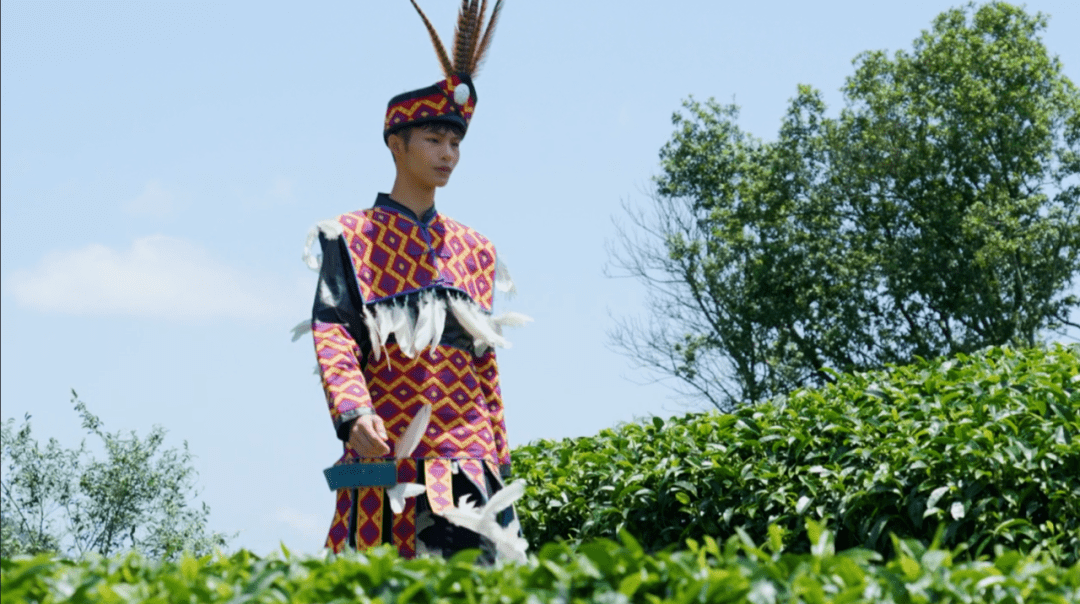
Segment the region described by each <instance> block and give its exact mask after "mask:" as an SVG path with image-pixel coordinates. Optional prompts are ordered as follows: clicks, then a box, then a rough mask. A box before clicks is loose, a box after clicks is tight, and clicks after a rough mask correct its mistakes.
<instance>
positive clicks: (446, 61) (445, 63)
mask: <svg viewBox="0 0 1080 604" xmlns="http://www.w3.org/2000/svg"><path fill="white" fill-rule="evenodd" d="M409 1H410V2H412V5H413V8H415V9H416V12H418V13H420V18H421V19H423V20H424V27H427V30H428V33H429V34H431V43H432V45H434V46H435V54H436V55H438V56H439V63H442V68H443V73H444V74H446V77H450V76H452V75H454V65H453V63H451V62H450V57H449V56H447V54H446V47H444V46H443V43H442V40H440V39H439V33H438V32H437V31H435V27H434V26H433V25H432V24H431V21H428V18H427V15H425V14H424V11H422V10H420V5H419V4H417V3H416V0H409Z"/></svg>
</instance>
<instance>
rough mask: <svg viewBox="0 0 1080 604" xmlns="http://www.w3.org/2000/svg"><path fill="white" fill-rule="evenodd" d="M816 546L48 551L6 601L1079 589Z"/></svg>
mask: <svg viewBox="0 0 1080 604" xmlns="http://www.w3.org/2000/svg"><path fill="white" fill-rule="evenodd" d="M811 529H812V530H813V531H814V532H815V537H816V540H815V547H814V550H813V552H811V553H806V554H792V553H785V552H782V551H780V549H779V547H778V542H777V541H775V540H773V541H771V542H770V543H771V544H766V545H765V546H764V547H763V548H762V547H758V546H757V545H756V544H754V543H753V542H752V541H751V540H750V539H749V538H746V537H745V536H743V537H732V538H731V539H729V540H728V541H727V542H726V543H723V544H718V543H717V542H716V541H714V540H713V539H711V538H706V539H705V540H704V542H703V543H702V544H700V545H699V544H697V543H691V544H690V549H689V550H684V551H679V552H660V553H658V554H656V555H650V554H647V553H646V552H645V551H644V550H643V549H642V548H641V547H640V546H639V545H637V544H636V543H635V542H634V540H633V539H632V538H630V537H629V536H627V535H624V536H623V542H622V544H617V543H615V542H612V541H607V540H599V541H595V542H592V543H589V544H586V545H583V546H582V547H581V548H579V549H578V551H576V552H575V551H572V550H571V549H570V548H569V547H567V546H566V545H563V544H549V545H548V546H545V547H544V549H543V550H542V551H541V552H540V553H539V555H538V556H534V557H532V558H530V560H529V562H528V564H525V565H520V566H519V565H515V564H510V565H505V566H496V567H493V568H477V567H475V566H474V565H473V564H472V559H473V555H472V554H470V553H463V554H460V555H458V556H457V557H455V558H454V559H452V560H450V561H446V560H443V559H441V558H420V559H416V560H399V559H398V558H397V557H396V554H395V553H394V552H393V551H391V550H390V549H388V548H381V549H379V550H375V551H373V552H371V553H369V554H367V555H353V554H349V555H343V556H339V557H300V556H292V555H290V554H289V552H288V551H285V552H284V556H283V557H276V556H275V557H267V558H259V557H258V556H255V555H253V554H251V553H249V552H247V551H240V552H237V553H235V554H233V555H231V556H225V555H223V554H217V555H214V556H205V557H202V558H194V557H190V556H185V557H183V558H182V559H181V560H179V561H178V562H164V563H162V562H150V561H147V560H145V559H143V558H141V557H139V556H137V555H129V556H127V557H122V558H121V557H117V558H112V559H104V558H94V559H87V560H83V561H80V562H75V561H70V560H62V559H56V558H50V557H48V556H39V557H37V558H30V557H25V558H19V559H14V560H12V559H4V560H3V562H2V564H3V566H2V571H3V575H2V577H3V578H2V583H0V585H2V588H3V590H2V591H3V596H2V600H0V601H2V602H3V603H4V604H6V603H7V602H26V601H32V602H42V603H50V602H73V603H81V602H327V603H331V602H419V603H422V602H468V603H470V604H483V603H487V602H491V603H496V602H497V603H499V604H511V603H514V602H528V603H530V604H532V603H541V602H569V601H574V602H627V603H629V602H649V603H667V602H671V603H675V602H679V603H684V604H689V603H692V602H731V603H737V602H753V603H755V604H756V603H764V602H788V601H803V602H822V603H827V602H853V601H873V602H905V603H906V602H929V601H933V602H1010V603H1019V602H1054V603H1063V602H1070V601H1077V598H1080V565H1078V566H1074V567H1072V568H1063V567H1058V566H1055V565H1053V564H1048V563H1046V562H1045V561H1042V560H1039V559H1037V558H1034V557H1031V556H1023V555H1021V554H1018V553H1015V552H1006V551H1003V552H1001V553H999V554H998V555H997V557H996V558H995V559H994V560H993V562H991V561H979V562H958V561H956V559H955V556H954V555H953V554H952V553H951V552H949V551H948V550H942V549H937V548H930V549H927V548H924V547H922V546H921V545H920V544H918V543H902V542H899V541H897V542H896V544H895V545H896V548H897V555H896V556H895V557H894V559H893V560H892V561H891V562H889V563H888V564H881V563H880V562H879V561H878V556H877V554H875V553H874V552H868V551H865V550H849V551H846V552H840V553H836V552H835V551H834V548H833V544H832V542H831V538H830V536H829V534H828V531H824V530H822V529H821V527H819V526H816V525H811Z"/></svg>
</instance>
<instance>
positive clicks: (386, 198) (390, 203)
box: [375, 193, 438, 224]
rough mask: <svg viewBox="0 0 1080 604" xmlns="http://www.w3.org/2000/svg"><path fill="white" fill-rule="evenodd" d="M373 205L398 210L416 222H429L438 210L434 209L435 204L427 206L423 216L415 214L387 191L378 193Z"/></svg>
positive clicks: (433, 218)
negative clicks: (392, 197)
mask: <svg viewBox="0 0 1080 604" xmlns="http://www.w3.org/2000/svg"><path fill="white" fill-rule="evenodd" d="M375 207H377V208H378V207H383V208H390V209H391V210H394V211H397V212H400V213H402V214H404V215H406V216H408V217H409V218H412V219H413V220H415V221H416V222H423V223H424V224H431V221H432V220H435V215H436V214H438V212H436V211H435V206H431V207H430V208H428V211H426V212H424V215H423V216H417V215H416V212H413V211H412V210H411V209H409V207H408V206H405V205H402V204H400V203H398V202H396V201H394V200H393V199H390V195H389V194H387V193H379V194H378V195H377V196H376V197H375Z"/></svg>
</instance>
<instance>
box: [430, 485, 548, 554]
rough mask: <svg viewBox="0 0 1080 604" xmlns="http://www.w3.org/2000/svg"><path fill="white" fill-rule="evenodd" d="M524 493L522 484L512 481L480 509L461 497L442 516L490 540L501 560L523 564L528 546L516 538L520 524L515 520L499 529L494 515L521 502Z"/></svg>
mask: <svg viewBox="0 0 1080 604" xmlns="http://www.w3.org/2000/svg"><path fill="white" fill-rule="evenodd" d="M524 494H525V481H524V480H515V481H514V482H512V483H510V484H509V485H507V486H506V488H504V489H502V490H500V491H499V492H498V493H495V494H494V495H492V497H491V499H489V500H488V502H487V503H486V504H484V507H483V508H481V509H477V508H476V506H475V505H474V504H473V503H472V501H470V500H469V498H468V497H462V498H461V501H459V502H458V505H457V507H452V508H447V509H445V510H443V513H442V515H443V517H444V518H446V519H447V520H448V521H450V522H452V523H454V524H456V525H458V526H461V527H464V528H467V529H469V530H471V531H473V532H474V533H479V534H480V535H483V536H484V537H487V538H488V539H490V540H491V541H492V543H494V544H495V548H496V550H497V551H498V552H499V555H500V557H503V558H507V559H509V560H514V561H516V562H524V561H525V550H526V549H527V548H528V547H529V544H528V542H527V541H525V540H524V539H522V538H521V537H519V536H518V530H519V525H518V523H517V521H516V519H515V520H514V521H512V522H511V523H510V525H509V526H506V527H502V526H499V523H498V522H497V521H496V520H495V515H496V514H498V513H499V512H500V511H502V510H504V509H506V508H507V507H509V506H510V505H512V504H513V503H514V502H515V501H517V500H518V499H521V497H522V495H524Z"/></svg>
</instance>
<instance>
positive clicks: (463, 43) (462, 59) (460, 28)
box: [454, 0, 482, 73]
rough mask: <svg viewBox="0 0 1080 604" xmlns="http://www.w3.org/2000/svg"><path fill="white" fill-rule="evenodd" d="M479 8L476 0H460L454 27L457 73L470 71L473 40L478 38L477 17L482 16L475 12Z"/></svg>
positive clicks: (455, 68)
mask: <svg viewBox="0 0 1080 604" xmlns="http://www.w3.org/2000/svg"><path fill="white" fill-rule="evenodd" d="M479 8H480V2H479V1H478V0H461V8H460V9H459V10H458V21H457V27H455V28H454V70H455V71H456V72H458V73H470V72H469V71H468V69H469V64H470V63H471V62H472V51H473V46H474V42H475V41H476V40H479V39H480V38H479V32H478V31H477V19H478V18H482V17H481V16H480V15H479V14H477V10H478V9H479Z"/></svg>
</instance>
